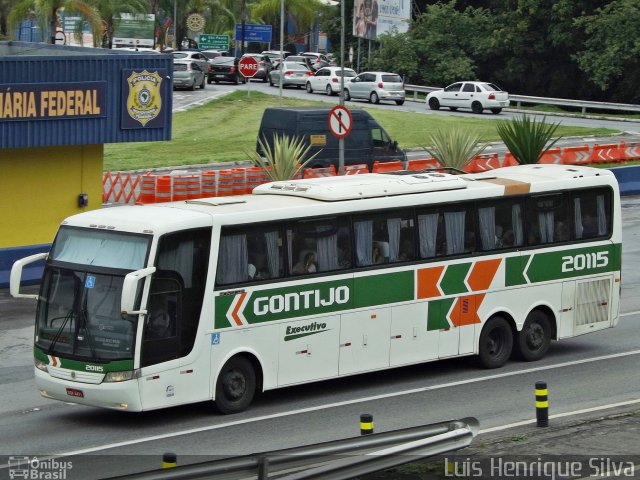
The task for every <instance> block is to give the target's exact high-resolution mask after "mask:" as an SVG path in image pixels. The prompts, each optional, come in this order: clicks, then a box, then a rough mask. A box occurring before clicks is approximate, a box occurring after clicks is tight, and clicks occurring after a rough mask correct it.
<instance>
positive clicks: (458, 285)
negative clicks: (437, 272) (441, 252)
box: [440, 263, 471, 295]
mask: <svg viewBox="0 0 640 480" xmlns="http://www.w3.org/2000/svg"><path fill="white" fill-rule="evenodd" d="M470 268H471V263H458V264H456V265H449V266H448V267H447V269H446V270H445V272H444V276H443V277H442V280H440V289H441V290H442V293H444V294H445V295H453V294H456V293H466V292H467V291H468V289H467V286H466V284H465V283H464V279H465V278H467V275H468V273H469V269H470Z"/></svg>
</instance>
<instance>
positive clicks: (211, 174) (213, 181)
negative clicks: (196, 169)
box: [200, 170, 218, 197]
mask: <svg viewBox="0 0 640 480" xmlns="http://www.w3.org/2000/svg"><path fill="white" fill-rule="evenodd" d="M217 178H218V172H217V171H215V170H209V171H206V172H202V177H201V180H200V182H201V188H202V196H203V197H215V196H216V194H217V193H218V189H217Z"/></svg>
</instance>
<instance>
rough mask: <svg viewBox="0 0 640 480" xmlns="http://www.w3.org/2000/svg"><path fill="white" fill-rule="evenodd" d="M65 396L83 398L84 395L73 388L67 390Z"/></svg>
mask: <svg viewBox="0 0 640 480" xmlns="http://www.w3.org/2000/svg"><path fill="white" fill-rule="evenodd" d="M67 395H69V396H70V397H78V398H84V393H82V390H78V389H75V388H67Z"/></svg>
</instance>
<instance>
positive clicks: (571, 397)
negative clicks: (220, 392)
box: [0, 197, 640, 478]
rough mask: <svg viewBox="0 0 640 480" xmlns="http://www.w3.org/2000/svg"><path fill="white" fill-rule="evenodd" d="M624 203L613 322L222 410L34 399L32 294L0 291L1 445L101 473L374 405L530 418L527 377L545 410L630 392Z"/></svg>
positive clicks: (384, 420) (427, 415) (305, 435)
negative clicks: (532, 348) (492, 354)
mask: <svg viewBox="0 0 640 480" xmlns="http://www.w3.org/2000/svg"><path fill="white" fill-rule="evenodd" d="M623 203H624V206H623V219H624V228H623V235H624V244H623V257H624V262H623V275H622V280H623V282H622V302H621V311H622V318H621V321H620V324H619V325H618V327H617V328H615V329H609V330H606V331H601V332H598V333H594V334H591V335H585V336H582V337H577V338H573V339H570V340H566V341H562V342H559V343H554V344H553V345H552V348H551V350H550V352H549V354H548V355H547V357H546V358H545V359H543V360H542V361H540V362H536V363H523V362H516V361H514V362H510V363H508V364H507V365H506V366H505V367H504V368H501V369H498V370H482V369H479V368H477V367H476V365H475V364H474V362H473V361H472V359H470V358H469V359H465V358H463V359H456V360H450V361H442V362H435V363H429V364H424V365H418V366H412V367H405V368H400V369H395V370H391V371H386V372H379V373H372V374H365V375H360V376H356V377H351V378H344V379H339V380H332V381H326V382H320V383H315V384H312V385H306V386H299V387H292V388H286V389H282V390H277V391H274V392H268V393H266V394H264V395H262V396H261V397H260V398H259V399H258V401H257V402H256V403H255V404H254V405H253V406H252V408H250V409H249V410H248V411H246V412H244V413H241V414H237V415H233V416H222V415H219V414H217V413H215V411H214V410H213V408H212V405H210V404H209V403H201V404H196V405H191V406H185V407H177V408H172V409H166V410H162V411H157V412H146V413H141V414H131V413H121V412H113V411H107V410H100V409H96V408H91V407H84V406H78V405H73V404H67V403H61V402H55V401H49V400H45V399H43V398H41V397H40V396H39V395H38V393H37V391H36V388H35V384H34V381H33V366H32V365H33V363H32V352H31V344H32V336H33V328H32V323H33V314H34V312H33V310H34V308H33V304H30V303H29V301H22V302H18V301H16V300H12V299H9V298H8V292H7V291H6V290H2V291H0V328H1V329H2V335H1V336H0V386H1V387H2V388H0V431H1V432H4V433H3V435H2V440H1V441H0V456H2V455H7V456H9V455H39V456H42V455H52V454H58V455H59V454H66V455H71V457H69V458H73V459H74V461H76V463H74V465H75V470H74V474H78V475H79V476H78V477H76V476H73V477H72V478H100V477H104V476H107V475H115V474H123V473H127V472H132V471H138V470H143V469H149V468H155V467H157V466H158V463H159V458H160V457H159V456H160V455H161V454H162V453H163V452H165V451H173V452H176V453H177V454H178V455H179V458H180V459H181V463H186V462H189V461H202V460H204V459H205V458H211V457H213V456H233V455H241V454H248V453H253V452H259V451H265V450H273V449H278V448H285V447H290V446H296V445H302V444H310V443H315V442H320V441H327V440H333V439H339V438H344V437H350V436H357V435H358V433H359V415H360V414H361V413H371V414H372V415H373V416H374V421H375V427H376V431H387V430H392V429H397V428H402V427H407V426H412V425H416V424H426V423H434V422H438V421H442V420H447V419H450V418H462V417H467V416H475V417H477V418H478V419H479V420H480V423H481V428H482V429H487V428H491V427H498V426H503V425H507V424H512V423H514V422H519V421H523V420H530V419H532V418H535V411H534V406H533V405H534V403H533V402H534V397H533V389H534V384H535V382H536V381H538V380H545V381H547V383H548V384H549V389H550V402H551V413H565V412H572V411H575V410H578V409H582V408H592V407H599V406H605V405H610V404H613V403H617V402H624V401H630V400H637V399H638V385H639V384H640V382H639V380H640V373H639V372H638V368H637V365H638V361H639V360H640V347H639V345H640V300H639V299H638V298H637V295H636V292H637V291H638V287H639V286H640V285H639V283H640V270H639V269H637V267H636V266H637V265H638V261H639V249H640V247H639V246H638V245H639V242H638V236H640V197H627V198H625V199H624V202H623ZM25 302H26V303H25ZM80 454H83V455H80ZM87 454H90V455H98V456H97V457H96V456H86V455H87ZM190 455H191V457H189V456H190ZM193 455H200V457H193ZM122 458H126V461H121V459H122ZM116 459H119V460H118V461H116ZM2 463H3V462H2V458H1V457H0V465H2ZM5 470H6V469H5ZM3 472H4V471H3V470H2V468H1V467H0V478H3Z"/></svg>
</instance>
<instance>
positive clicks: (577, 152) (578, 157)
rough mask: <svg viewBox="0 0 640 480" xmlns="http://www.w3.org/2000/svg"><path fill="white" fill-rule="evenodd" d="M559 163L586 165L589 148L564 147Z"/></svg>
mask: <svg viewBox="0 0 640 480" xmlns="http://www.w3.org/2000/svg"><path fill="white" fill-rule="evenodd" d="M560 163H562V164H563V165H587V164H588V163H589V146H588V145H583V146H581V147H565V148H564V151H563V152H562V158H561V159H560Z"/></svg>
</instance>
